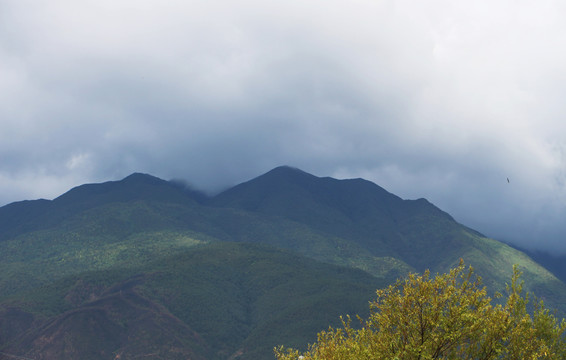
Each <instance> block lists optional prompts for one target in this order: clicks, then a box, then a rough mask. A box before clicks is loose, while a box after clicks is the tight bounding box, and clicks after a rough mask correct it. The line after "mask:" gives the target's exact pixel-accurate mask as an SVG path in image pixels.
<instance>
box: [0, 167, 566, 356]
mask: <svg viewBox="0 0 566 360" xmlns="http://www.w3.org/2000/svg"><path fill="white" fill-rule="evenodd" d="M460 258H463V259H464V260H465V261H466V263H467V264H470V265H473V266H474V268H476V270H477V272H478V273H479V274H480V275H481V276H482V278H483V279H484V283H485V284H486V285H487V286H488V287H489V289H491V290H493V291H495V290H498V291H504V290H505V283H506V282H507V281H509V279H510V276H511V271H512V265H513V264H518V265H519V266H520V268H521V270H522V271H523V273H524V276H523V279H524V280H525V282H526V284H525V288H526V289H528V290H529V291H534V292H535V294H537V295H538V296H541V297H543V298H544V299H545V304H547V306H549V307H555V308H557V309H558V310H559V311H562V312H563V311H566V305H565V303H566V301H564V299H566V285H565V284H564V283H563V282H562V281H560V280H559V279H557V278H556V277H555V276H554V275H553V274H551V273H550V272H548V271H547V270H545V269H544V268H543V267H541V266H540V265H539V264H537V263H536V262H534V261H533V260H532V259H531V258H530V257H529V256H527V255H526V254H525V253H524V252H521V251H519V250H517V249H513V248H511V247H509V246H507V245H505V244H503V243H501V242H498V241H496V240H493V239H489V238H486V237H485V236H483V235H482V234H480V233H478V232H477V231H474V230H472V229H470V228H468V227H466V226H464V225H462V224H459V223H458V222H456V221H455V220H454V219H453V218H452V217H451V216H450V215H449V214H447V213H445V212H443V211H442V210H440V209H438V208H437V207H436V206H434V205H433V204H431V203H430V202H428V201H427V200H425V199H418V200H403V199H401V198H399V197H398V196H396V195H393V194H391V193H389V192H387V191H386V190H384V189H383V188H381V187H379V186H378V185H376V184H374V183H372V182H369V181H366V180H363V179H349V180H337V179H333V178H328V177H323V178H321V177H317V176H314V175H311V174H308V173H306V172H304V171H301V170H299V169H296V168H292V167H278V168H275V169H273V170H272V171H269V172H268V173H266V174H264V175H261V176H259V177H257V178H254V179H252V180H250V181H248V182H245V183H242V184H239V185H237V186H234V187H233V188H230V189H228V190H226V191H224V192H222V193H220V194H218V195H216V196H214V197H206V196H204V195H203V194H201V193H198V192H195V191H193V190H190V189H189V188H187V187H186V186H184V185H182V184H181V183H179V182H169V181H164V180H161V179H158V178H155V177H153V176H151V175H147V174H132V175H131V176H128V177H126V178H125V179H123V180H120V181H110V182H106V183H102V184H87V185H82V186H79V187H76V188H74V189H71V190H70V191H69V192H67V193H65V194H63V195H61V196H60V197H58V198H56V199H54V200H51V201H49V200H35V201H23V202H18V203H13V204H9V205H6V206H4V207H1V208H0V359H2V353H5V354H10V355H17V356H24V357H29V358H44V359H63V358H64V357H61V356H62V355H61V354H62V353H65V354H68V355H66V356H67V358H69V359H70V358H81V359H110V358H112V359H114V358H115V357H116V356H118V355H120V356H121V358H134V357H135V356H141V355H148V354H154V355H151V356H153V357H150V358H154V359H161V358H163V359H175V358H187V357H188V358H194V359H201V358H202V359H234V360H235V359H258V358H260V359H268V358H271V349H272V347H273V346H275V345H277V344H286V345H289V346H294V347H304V346H306V343H307V342H309V341H313V340H314V336H315V334H316V333H317V332H318V331H320V330H322V329H324V328H326V327H327V326H328V325H329V324H331V323H332V321H333V320H334V321H337V319H338V315H339V314H346V313H349V314H355V313H357V312H363V311H366V308H367V301H368V300H370V299H371V298H372V296H373V295H372V294H373V293H374V290H375V289H376V288H377V287H382V286H385V285H386V284H389V283H391V282H393V281H394V280H395V279H396V278H398V277H400V276H403V275H405V274H407V272H409V271H423V270H424V269H430V270H431V271H433V272H444V271H446V270H448V269H449V268H451V267H453V266H454V265H455V264H457V263H458V261H459V259H460ZM325 263H326V264H325ZM86 324H94V325H93V326H94V327H92V328H91V329H85V327H86V326H87V325H86ZM334 324H336V323H334ZM45 339H50V340H49V341H46V340H45ZM40 354H43V355H40ZM48 354H51V355H48ZM4 356H5V357H6V359H9V358H10V357H8V355H4ZM41 356H43V357H41ZM58 356H59V357H58Z"/></svg>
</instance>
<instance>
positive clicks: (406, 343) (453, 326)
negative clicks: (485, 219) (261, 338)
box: [275, 262, 566, 360]
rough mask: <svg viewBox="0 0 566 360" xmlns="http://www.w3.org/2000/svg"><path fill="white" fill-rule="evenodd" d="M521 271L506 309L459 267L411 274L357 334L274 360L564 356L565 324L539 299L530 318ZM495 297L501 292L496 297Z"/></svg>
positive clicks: (337, 335) (324, 337)
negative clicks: (523, 290)
mask: <svg viewBox="0 0 566 360" xmlns="http://www.w3.org/2000/svg"><path fill="white" fill-rule="evenodd" d="M519 276H520V272H519V271H518V270H517V269H514V273H513V276H512V279H511V284H510V285H508V288H507V293H508V296H507V300H506V302H505V303H504V305H501V304H493V303H492V299H491V298H490V297H489V296H487V291H486V289H485V288H484V287H481V282H480V279H479V278H474V277H473V271H472V268H471V267H470V268H469V271H468V272H466V271H465V267H464V264H463V262H461V263H460V265H459V266H458V267H457V268H455V269H453V270H451V271H450V272H449V273H446V274H442V275H437V276H436V277H434V278H431V277H430V272H428V271H425V273H424V275H421V276H419V275H416V274H410V275H409V276H408V277H407V278H406V279H405V280H399V281H397V282H396V283H395V284H394V285H391V286H389V287H388V288H386V289H384V290H378V291H377V300H375V301H373V302H372V303H371V304H370V310H371V313H370V315H369V317H368V318H367V320H362V319H361V318H359V319H360V321H361V327H360V328H359V329H354V328H352V326H351V319H350V317H347V318H346V319H345V320H344V319H342V328H338V329H333V328H330V329H329V330H328V331H323V332H321V333H319V334H318V341H317V342H316V343H314V344H312V345H310V347H309V349H308V351H307V352H305V353H304V354H300V352H299V351H298V350H294V349H286V348H283V347H279V348H277V349H276V350H275V355H276V358H277V359H278V360H296V359H304V360H346V359H358V360H363V359H368V360H369V359H407V360H411V359H485V360H489V359H564V358H565V357H566V339H565V338H564V333H565V332H566V321H564V320H563V321H562V322H560V323H559V322H558V320H557V319H556V318H555V317H554V316H553V315H552V314H551V313H550V312H549V311H548V310H547V309H545V308H544V305H543V303H542V301H541V302H538V303H535V304H534V310H533V313H532V315H530V314H529V311H528V307H527V306H528V305H529V295H528V293H527V294H526V295H524V296H523V294H522V287H523V283H522V282H520V281H519ZM498 296H499V295H498Z"/></svg>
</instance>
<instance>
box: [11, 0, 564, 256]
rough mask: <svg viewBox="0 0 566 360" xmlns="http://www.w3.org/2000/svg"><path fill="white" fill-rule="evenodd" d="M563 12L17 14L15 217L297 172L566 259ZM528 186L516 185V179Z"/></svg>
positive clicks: (508, 7)
mask: <svg viewBox="0 0 566 360" xmlns="http://www.w3.org/2000/svg"><path fill="white" fill-rule="evenodd" d="M565 15H566V5H564V4H563V3H562V2H560V1H547V0H544V1H537V2H534V1H511V0H503V1H499V2H497V3H494V2H490V1H487V0H478V1H474V2H469V1H448V0H433V1H427V2H426V3H425V2H421V1H416V0H396V1H391V0H383V1H375V0H372V1H366V0H355V1H343V0H326V1H321V0H314V1H309V2H304V1H297V0H289V1H285V2H275V1H253V0H247V1H239V2H233V1H221V0H212V1H210V0H209V1H173V0H172V1H167V2H158V1H155V0H145V1H143V0H137V1H129V0H125V1H120V2H115V1H109V0H99V1H81V2H72V1H64V0H52V1H49V2H47V1H45V2H43V1H40V2H37V1H26V0H17V1H16V0H8V1H4V2H2V3H0V79H1V81H0V125H1V126H2V131H0V157H1V159H2V161H1V162H0V190H1V191H0V204H5V203H7V202H10V201H16V200H21V199H30V198H38V197H45V198H51V197H54V196H57V195H59V194H60V193H61V192H63V191H65V190H67V189H68V188H69V187H71V186H74V185H78V184H81V183H84V182H95V181H104V180H109V179H118V178H121V177H124V176H126V175H128V174H129V173H131V172H134V171H142V172H148V173H152V174H154V175H156V176H159V177H162V178H166V179H170V178H177V179H179V178H181V179H185V180H187V181H189V182H190V183H192V184H193V185H194V186H196V187H199V188H203V189H206V190H209V191H217V190H218V189H221V188H223V187H226V186H229V185H233V184H235V183H238V182H240V181H244V180H247V179H249V178H251V177H254V176H257V175H259V174H261V173H262V172H264V171H267V170H269V169H270V168H272V167H275V166H278V165H282V164H289V165H293V166H297V167H300V168H302V169H304V170H305V171H309V172H312V173H314V174H316V175H320V176H335V177H340V178H346V177H364V178H367V179H369V180H372V181H374V182H376V183H377V184H379V185H381V186H383V187H385V188H386V189H388V190H389V191H391V192H393V193H396V194H398V195H400V196H401V197H404V198H418V197H426V198H428V199H429V200H430V201H432V202H433V203H435V204H436V205H438V206H439V207H441V208H442V209H444V210H446V211H448V212H449V213H451V214H452V215H453V216H454V217H455V218H456V219H457V220H459V221H460V222H462V223H464V224H466V225H469V226H471V227H473V228H475V229H477V230H479V231H482V232H484V233H486V234H487V235H490V236H492V237H496V238H498V239H503V240H507V241H513V242H515V243H517V244H520V245H523V246H529V247H536V248H543V249H551V248H552V249H559V250H560V251H566V244H564V240H566V239H565V237H566V224H565V222H564V221H563V219H564V218H565V215H566V167H565V160H566V158H565V156H566V121H564V118H565V117H566V116H565V115H566V109H565V107H564V105H563V99H564V97H565V95H566V65H565V64H566V25H565V24H564V22H563V19H564V16H565ZM507 178H509V180H510V181H509V183H508V182H507Z"/></svg>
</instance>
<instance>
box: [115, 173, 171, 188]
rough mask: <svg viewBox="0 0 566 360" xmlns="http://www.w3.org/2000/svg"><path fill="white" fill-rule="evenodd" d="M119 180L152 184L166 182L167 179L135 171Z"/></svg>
mask: <svg viewBox="0 0 566 360" xmlns="http://www.w3.org/2000/svg"><path fill="white" fill-rule="evenodd" d="M121 182H125V183H143V184H152V185H159V184H164V183H167V181H165V180H162V179H160V178H158V177H155V176H153V175H149V174H145V173H139V172H135V173H133V174H131V175H128V176H126V177H125V178H123V179H122V180H121Z"/></svg>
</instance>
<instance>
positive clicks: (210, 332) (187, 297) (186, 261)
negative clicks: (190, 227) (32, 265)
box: [0, 242, 386, 359]
mask: <svg viewBox="0 0 566 360" xmlns="http://www.w3.org/2000/svg"><path fill="white" fill-rule="evenodd" d="M385 285H386V284H385V283H384V282H382V281H379V280H378V279H376V278H374V277H372V276H370V275H369V274H367V273H364V272H362V271H360V270H354V269H348V268H344V267H337V266H333V265H328V264H323V263H320V262H317V261H313V260H311V259H308V258H305V257H302V256H297V255H296V254H293V253H289V252H285V251H281V250H277V249H274V248H271V247H266V246H261V245H252V244H237V243H226V242H216V243H210V244H204V245H199V246H195V247H192V248H190V249H186V250H184V251H182V252H179V253H177V254H176V255H173V256H169V257H165V258H162V259H159V260H154V261H151V262H149V263H147V264H144V265H141V266H138V267H134V268H128V269H123V268H114V269H110V270H104V271H96V272H88V273H82V274H78V275H75V276H71V277H68V278H64V279H62V280H60V281H57V282H54V283H52V284H49V285H46V286H43V287H40V288H37V289H35V290H32V291H29V292H26V293H24V294H20V295H19V296H18V297H15V298H12V299H11V301H10V302H5V306H9V307H15V306H19V308H21V309H23V310H24V311H25V312H26V313H27V314H33V315H34V317H35V318H36V319H42V318H46V319H50V320H49V323H51V324H55V325H51V326H50V328H47V329H44V328H42V327H41V326H39V327H37V328H34V330H33V331H31V332H32V333H33V336H32V338H31V340H30V339H29V337H28V338H27V339H23V340H21V341H23V343H22V342H15V343H13V344H12V345H11V346H10V347H9V348H10V349H11V351H12V353H14V354H17V353H18V350H17V349H19V348H26V347H30V348H33V349H34V350H33V351H35V352H36V353H38V354H39V353H41V351H46V348H45V347H37V345H33V341H35V340H36V339H39V338H41V337H42V336H47V335H49V334H51V333H54V334H64V333H65V332H66V331H72V333H73V334H74V335H73V336H74V337H75V339H77V340H76V341H79V339H81V340H80V341H87V339H88V338H89V336H90V335H89V334H90V333H89V331H90V330H88V329H82V328H81V326H79V325H77V323H78V324H80V323H82V322H83V321H87V320H85V317H86V318H88V319H90V320H88V321H89V322H90V324H91V326H96V327H101V328H104V329H106V330H105V331H107V332H109V333H110V334H111V335H108V338H109V339H110V338H112V339H120V338H123V337H125V336H126V334H128V335H127V339H128V341H127V344H125V343H121V342H120V341H118V342H116V341H112V342H110V343H108V344H104V345H100V346H103V347H104V348H105V349H106V352H107V353H108V352H111V353H119V352H120V351H122V350H124V348H125V347H126V345H127V347H128V348H132V349H135V348H136V346H135V345H136V344H138V345H140V346H141V345H142V342H148V341H150V340H148V339H151V337H149V338H148V336H147V333H150V334H153V333H155V334H154V335H155V337H156V338H161V337H158V335H159V334H158V333H159V331H162V326H161V325H159V326H158V324H164V323H167V324H168V323H170V322H171V321H172V320H171V319H175V321H176V322H178V323H180V324H184V326H188V328H190V329H191V331H194V332H195V333H196V334H198V337H199V338H200V339H201V340H200V342H201V347H202V349H204V350H202V351H203V352H202V354H203V356H204V358H206V359H226V358H228V357H229V356H230V355H232V354H235V353H237V352H238V351H241V355H240V356H239V357H238V359H258V358H260V359H264V358H269V357H271V356H272V349H273V347H274V346H275V345H277V344H278V343H279V342H280V341H282V340H284V341H285V342H286V343H288V344H293V346H296V347H301V346H304V344H306V342H307V341H312V340H314V339H315V336H316V333H317V331H318V330H319V329H320V328H322V327H324V326H327V325H328V324H335V325H338V323H337V318H338V316H339V315H340V314H342V313H351V314H358V313H360V314H365V313H367V302H368V301H369V300H370V299H371V296H372V293H373V289H375V288H376V287H382V286H385ZM128 303H129V304H131V305H132V306H134V308H132V309H131V308H130V307H129V306H128V305H127V304H128ZM0 308H1V307H0ZM135 309H137V310H135ZM127 314H131V315H127ZM139 317H149V318H151V319H152V320H151V321H152V324H153V325H152V326H156V327H155V328H143V332H142V328H138V326H141V325H139V324H138V320H137V319H138V318H139ZM0 322H1V321H0ZM0 325H2V324H0ZM0 327H1V326H0ZM27 332H30V330H29V329H28V330H27ZM46 332H47V333H46ZM83 333H84V334H83ZM50 336H51V335H50ZM54 336H55V338H54V339H55V340H54V342H55V343H58V341H63V340H64V339H59V338H57V335H54ZM152 336H153V335H152ZM0 338H1V336H0ZM151 341H155V340H151ZM61 346H62V345H61ZM155 346H157V347H159V348H160V349H161V350H160V351H164V352H166V351H168V350H167V349H169V347H168V346H169V345H167V344H161V343H159V342H157V343H156V344H155ZM60 350H61V351H63V348H61V349H60ZM124 351H125V350H124ZM123 354H127V352H124V353H123ZM130 354H132V353H130ZM73 356H74V357H73ZM73 356H69V357H68V358H76V357H77V356H78V355H77V354H76V353H75V354H74V355H73ZM93 356H94V355H93ZM79 357H80V356H79ZM80 358H84V357H80ZM93 358H96V357H93ZM99 358H100V357H99ZM163 358H167V359H168V358H170V357H167V356H164V357H163ZM59 359H63V358H59Z"/></svg>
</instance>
